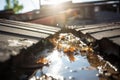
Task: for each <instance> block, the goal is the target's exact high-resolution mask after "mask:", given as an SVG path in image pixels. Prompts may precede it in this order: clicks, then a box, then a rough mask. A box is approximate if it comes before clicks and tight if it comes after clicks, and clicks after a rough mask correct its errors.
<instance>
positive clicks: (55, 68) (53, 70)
mask: <svg viewBox="0 0 120 80" xmlns="http://www.w3.org/2000/svg"><path fill="white" fill-rule="evenodd" d="M63 55H65V54H64V53H63V52H58V51H57V50H54V51H53V53H52V54H51V55H50V56H48V59H49V60H50V61H51V64H50V66H49V67H44V68H43V70H42V71H43V73H45V74H47V75H48V76H52V77H54V78H56V79H60V80H63V79H66V80H71V79H74V80H98V77H97V76H96V74H97V70H85V69H83V68H86V67H89V66H90V64H89V62H88V60H87V58H86V57H85V56H80V55H76V56H75V58H76V61H75V62H70V61H69V60H68V59H69V58H68V57H67V56H63Z"/></svg>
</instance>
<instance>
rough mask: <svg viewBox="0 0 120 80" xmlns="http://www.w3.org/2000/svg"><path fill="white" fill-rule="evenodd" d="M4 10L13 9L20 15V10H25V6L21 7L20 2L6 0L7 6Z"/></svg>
mask: <svg viewBox="0 0 120 80" xmlns="http://www.w3.org/2000/svg"><path fill="white" fill-rule="evenodd" d="M4 9H5V10H7V9H13V11H14V12H15V13H18V12H19V11H20V10H22V9H23V5H20V4H19V2H18V0H6V6H5V7H4Z"/></svg>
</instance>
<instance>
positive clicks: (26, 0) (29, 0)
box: [0, 0, 97, 13]
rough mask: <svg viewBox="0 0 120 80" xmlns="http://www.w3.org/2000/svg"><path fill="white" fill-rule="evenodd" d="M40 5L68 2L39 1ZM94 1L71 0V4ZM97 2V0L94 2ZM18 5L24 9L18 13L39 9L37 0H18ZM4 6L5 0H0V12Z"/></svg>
mask: <svg viewBox="0 0 120 80" xmlns="http://www.w3.org/2000/svg"><path fill="white" fill-rule="evenodd" d="M41 1H42V2H41V4H57V3H61V2H63V1H70V0H41ZM86 1H95V0H73V2H86ZM96 1H97V0H96ZM19 3H20V4H22V5H23V6H24V9H23V10H22V11H20V12H21V13H25V12H29V11H32V10H34V9H39V0H19ZM4 6H5V0H0V10H3V9H4Z"/></svg>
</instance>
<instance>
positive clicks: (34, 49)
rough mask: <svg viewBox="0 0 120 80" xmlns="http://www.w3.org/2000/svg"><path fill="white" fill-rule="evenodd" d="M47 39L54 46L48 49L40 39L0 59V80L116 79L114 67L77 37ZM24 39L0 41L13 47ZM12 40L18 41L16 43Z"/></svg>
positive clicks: (44, 40)
mask: <svg viewBox="0 0 120 80" xmlns="http://www.w3.org/2000/svg"><path fill="white" fill-rule="evenodd" d="M50 38H51V37H50ZM51 39H52V43H53V44H54V45H56V44H57V45H56V46H55V47H51V48H50V47H49V46H50V45H48V44H49V41H48V42H46V39H42V40H40V41H39V42H38V43H37V44H34V45H32V46H31V47H28V48H26V49H23V50H21V52H20V53H21V54H18V56H17V57H16V56H12V57H11V58H9V59H8V60H6V61H4V62H0V65H1V67H0V78H1V79H4V80H7V79H9V80H119V78H120V74H119V72H118V71H117V70H116V68H114V66H112V65H111V64H110V63H109V62H107V61H105V60H104V59H103V58H102V57H100V56H99V55H97V54H95V53H94V51H93V50H92V49H91V48H90V47H89V46H87V45H86V44H85V43H84V42H82V41H81V39H80V38H78V37H75V36H74V35H72V34H71V33H63V34H61V35H57V37H56V36H55V37H52V38H51ZM51 39H50V41H51ZM25 41H27V39H26V40H24V39H23V40H19V39H18V40H11V41H8V42H7V43H5V42H6V41H3V42H1V43H0V44H1V45H2V44H3V45H4V46H5V44H6V46H8V44H9V45H10V44H11V45H12V47H13V46H15V47H13V48H16V46H17V47H19V46H24V45H22V43H24V42H25ZM66 41H67V42H66ZM16 42H20V44H17V45H16ZM27 44H28V43H27ZM47 45H48V46H47ZM46 46H47V47H48V49H47V50H46V48H47V47H46ZM9 47H10V46H9ZM19 49H20V48H19ZM51 49H52V50H51ZM4 51H6V50H4ZM21 65H22V66H21Z"/></svg>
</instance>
